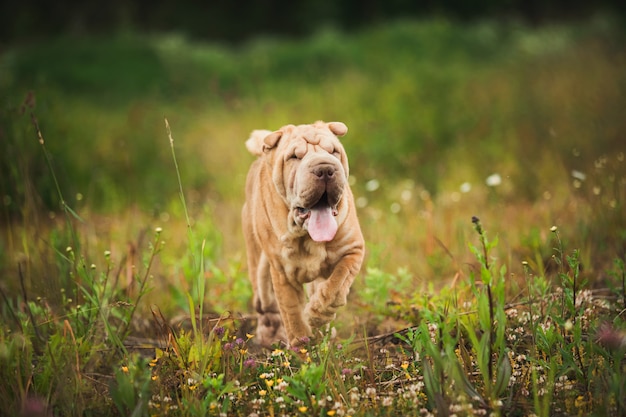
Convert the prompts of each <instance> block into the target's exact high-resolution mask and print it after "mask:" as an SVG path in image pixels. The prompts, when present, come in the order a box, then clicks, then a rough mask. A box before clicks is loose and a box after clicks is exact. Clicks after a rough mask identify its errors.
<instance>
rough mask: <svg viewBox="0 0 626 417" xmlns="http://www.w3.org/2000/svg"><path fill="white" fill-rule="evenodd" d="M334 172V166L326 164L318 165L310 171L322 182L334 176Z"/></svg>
mask: <svg viewBox="0 0 626 417" xmlns="http://www.w3.org/2000/svg"><path fill="white" fill-rule="evenodd" d="M336 171H337V169H336V168H335V167H334V166H332V165H327V164H323V165H318V166H316V167H315V168H313V169H312V172H313V174H314V175H315V176H316V177H317V178H319V179H321V180H324V181H328V180H330V179H331V178H332V177H333V176H334V175H335V172H336Z"/></svg>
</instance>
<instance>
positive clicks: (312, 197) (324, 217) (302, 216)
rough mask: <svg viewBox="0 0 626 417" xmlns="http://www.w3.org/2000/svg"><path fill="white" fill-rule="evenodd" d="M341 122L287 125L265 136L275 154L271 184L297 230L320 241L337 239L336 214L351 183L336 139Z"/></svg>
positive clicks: (266, 146)
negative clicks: (286, 208)
mask: <svg viewBox="0 0 626 417" xmlns="http://www.w3.org/2000/svg"><path fill="white" fill-rule="evenodd" d="M347 130H348V128H347V127H346V125H344V124H343V123H339V122H333V123H320V122H318V123H315V124H312V125H300V126H293V125H289V126H285V127H283V128H281V129H280V130H278V131H276V132H273V133H270V134H269V135H267V136H266V137H265V138H264V149H265V151H266V152H275V155H273V158H272V159H273V180H274V185H275V186H276V189H277V191H278V193H279V194H280V195H281V196H282V197H283V199H284V201H285V203H286V204H287V206H288V208H289V219H288V220H289V222H290V226H291V229H292V231H293V232H295V233H298V232H301V233H306V232H308V234H309V235H310V236H311V239H313V240H314V241H317V242H328V241H331V240H333V238H334V237H335V234H336V233H337V229H338V225H337V220H336V216H337V214H338V212H339V208H340V205H341V202H342V197H343V194H344V191H345V189H346V187H347V183H348V160H347V157H346V153H345V150H344V149H343V146H342V145H341V143H340V142H339V139H337V136H343V135H344V134H345V133H346V132H347Z"/></svg>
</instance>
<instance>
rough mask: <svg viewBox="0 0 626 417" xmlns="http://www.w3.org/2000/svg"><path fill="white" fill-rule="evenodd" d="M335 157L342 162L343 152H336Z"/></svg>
mask: <svg viewBox="0 0 626 417" xmlns="http://www.w3.org/2000/svg"><path fill="white" fill-rule="evenodd" d="M333 156H334V157H335V158H337V159H339V160H341V152H339V151H334V152H333Z"/></svg>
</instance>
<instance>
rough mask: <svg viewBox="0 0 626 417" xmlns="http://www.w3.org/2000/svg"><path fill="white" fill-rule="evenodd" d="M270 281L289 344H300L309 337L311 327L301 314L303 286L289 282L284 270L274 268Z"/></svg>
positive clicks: (303, 296)
mask: <svg viewBox="0 0 626 417" xmlns="http://www.w3.org/2000/svg"><path fill="white" fill-rule="evenodd" d="M272 283H273V284H274V294H275V296H276V301H278V308H279V309H280V315H281V316H282V319H283V324H284V326H285V330H286V331H287V339H288V341H289V345H290V346H298V345H301V344H303V343H304V341H305V340H306V339H307V338H310V337H311V328H310V327H309V325H308V324H307V323H306V322H305V321H304V317H303V314H302V312H303V309H304V304H305V302H306V297H305V293H304V288H303V287H302V285H300V284H297V283H291V282H290V281H289V280H288V279H287V276H286V274H285V273H284V271H278V270H276V269H275V268H272Z"/></svg>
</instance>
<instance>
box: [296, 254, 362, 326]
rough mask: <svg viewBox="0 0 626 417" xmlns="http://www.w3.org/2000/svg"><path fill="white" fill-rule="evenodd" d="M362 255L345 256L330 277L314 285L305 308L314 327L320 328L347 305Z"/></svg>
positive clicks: (307, 317) (307, 316)
mask: <svg viewBox="0 0 626 417" xmlns="http://www.w3.org/2000/svg"><path fill="white" fill-rule="evenodd" d="M361 261H362V255H361V254H360V253H355V254H351V255H346V256H344V257H343V258H342V259H341V261H339V263H338V264H337V265H336V266H335V269H334V270H333V272H332V274H331V275H330V277H329V278H328V279H326V280H318V281H317V282H315V283H314V285H313V287H312V293H311V295H310V298H309V303H308V304H307V305H306V307H305V309H304V315H305V318H306V320H307V322H308V324H309V326H311V327H312V328H319V327H321V326H324V325H325V324H328V323H330V321H332V320H333V319H334V318H335V315H336V313H337V310H338V309H339V307H342V306H344V305H346V303H347V301H348V293H349V292H350V287H351V286H352V282H353V281H354V277H355V276H356V274H357V273H358V271H359V269H360V268H361Z"/></svg>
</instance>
